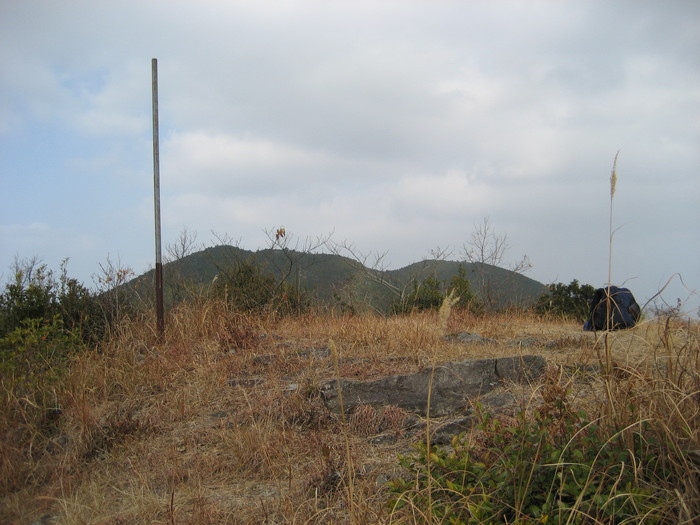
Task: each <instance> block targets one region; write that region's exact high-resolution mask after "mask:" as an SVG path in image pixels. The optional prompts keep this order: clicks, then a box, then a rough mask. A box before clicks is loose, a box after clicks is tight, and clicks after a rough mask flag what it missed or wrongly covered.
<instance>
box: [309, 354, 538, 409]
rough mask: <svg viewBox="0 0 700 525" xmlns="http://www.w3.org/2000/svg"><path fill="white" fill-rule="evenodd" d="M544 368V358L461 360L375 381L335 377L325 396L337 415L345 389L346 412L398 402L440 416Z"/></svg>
mask: <svg viewBox="0 0 700 525" xmlns="http://www.w3.org/2000/svg"><path fill="white" fill-rule="evenodd" d="M544 367H545V361H544V359H543V358H542V357H539V356H518V357H507V358H500V359H476V360H468V361H457V362H450V363H445V364H443V365H440V366H437V367H435V368H434V369H432V368H428V369H425V370H421V371H420V372H418V373H416V374H411V375H396V376H390V377H385V378H382V379H377V380H375V381H356V380H348V379H339V380H331V381H327V382H326V383H324V384H322V385H321V394H322V396H323V400H324V403H325V404H326V406H327V407H328V409H329V410H331V411H332V412H335V413H336V414H338V413H340V406H341V399H340V397H339V395H338V391H339V390H340V392H341V393H342V404H343V409H344V411H345V412H346V413H352V411H353V410H354V409H355V407H357V406H358V405H363V404H367V405H373V406H387V405H395V406H397V407H400V408H403V409H404V410H408V411H410V412H414V413H416V414H420V415H421V416H426V415H428V413H429V414H430V416H432V417H440V416H445V415H448V414H452V413H455V412H459V411H463V410H464V409H465V407H466V406H467V405H468V404H469V400H471V399H474V398H477V397H480V396H483V395H484V394H488V393H489V392H491V391H493V390H494V389H495V388H497V387H498V385H499V382H500V381H501V380H509V381H517V382H523V381H532V380H534V379H536V378H537V377H539V376H541V375H542V373H543V372H544ZM428 401H430V407H429V408H430V410H428Z"/></svg>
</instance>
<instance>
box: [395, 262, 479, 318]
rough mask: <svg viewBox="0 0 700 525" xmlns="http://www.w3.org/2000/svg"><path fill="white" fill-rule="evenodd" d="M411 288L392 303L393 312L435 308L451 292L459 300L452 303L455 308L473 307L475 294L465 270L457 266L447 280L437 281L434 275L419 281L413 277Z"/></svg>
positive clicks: (438, 306)
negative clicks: (453, 273) (456, 271)
mask: <svg viewBox="0 0 700 525" xmlns="http://www.w3.org/2000/svg"><path fill="white" fill-rule="evenodd" d="M411 284H412V288H411V290H410V291H409V292H408V293H406V294H404V295H403V297H401V298H400V299H397V301H395V303H394V305H393V310H394V312H395V313H409V312H412V311H414V310H418V311H420V310H437V309H438V308H440V305H442V301H443V299H444V298H445V297H446V296H447V295H449V294H450V293H453V294H454V296H456V297H459V300H458V301H457V302H456V303H455V304H454V305H453V306H454V307H456V308H469V309H474V308H475V306H476V302H475V296H474V294H473V293H472V291H471V284H470V282H469V279H467V274H466V270H465V269H464V267H463V266H462V265H460V266H459V270H458V273H457V274H456V275H454V276H453V277H452V278H451V279H450V280H449V281H439V280H438V279H437V278H435V277H426V278H425V279H424V280H423V281H421V282H420V283H419V282H418V281H417V280H416V279H414V280H413V282H412V283H411Z"/></svg>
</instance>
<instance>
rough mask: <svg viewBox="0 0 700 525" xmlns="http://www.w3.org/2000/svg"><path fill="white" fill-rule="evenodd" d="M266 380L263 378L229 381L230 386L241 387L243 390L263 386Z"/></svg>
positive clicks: (235, 378)
mask: <svg viewBox="0 0 700 525" xmlns="http://www.w3.org/2000/svg"><path fill="white" fill-rule="evenodd" d="M264 382H265V379H263V378H262V377H234V378H232V379H229V380H228V384H229V386H234V387H235V386H240V387H242V388H251V387H254V386H258V385H262V384H263V383H264Z"/></svg>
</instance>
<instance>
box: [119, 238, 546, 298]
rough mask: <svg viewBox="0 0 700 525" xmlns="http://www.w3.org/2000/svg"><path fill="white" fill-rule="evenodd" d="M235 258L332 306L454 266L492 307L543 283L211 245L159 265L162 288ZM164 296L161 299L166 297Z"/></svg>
mask: <svg viewBox="0 0 700 525" xmlns="http://www.w3.org/2000/svg"><path fill="white" fill-rule="evenodd" d="M240 262H249V263H253V264H256V265H259V266H260V267H261V268H262V269H263V270H264V271H265V272H266V273H270V274H272V275H274V276H275V278H276V279H277V280H285V282H287V284H289V285H291V286H295V287H298V289H300V290H303V291H304V292H305V293H306V294H307V296H309V297H310V298H311V299H312V300H313V301H315V302H317V303H320V304H333V303H334V302H338V301H339V300H340V299H341V298H342V300H344V301H346V302H347V301H352V302H353V303H354V304H358V305H359V304H370V303H371V304H372V305H373V307H374V308H375V309H376V308H377V307H379V308H380V309H382V308H385V307H386V306H387V305H388V304H389V303H390V301H391V300H392V295H393V294H392V290H400V289H403V288H405V287H407V286H410V285H411V284H412V283H413V281H414V280H415V281H416V282H418V283H420V282H422V281H423V280H425V279H426V278H428V277H432V278H435V279H437V280H438V281H441V282H443V281H445V282H446V281H449V280H450V279H451V278H452V277H453V276H456V275H457V274H458V272H459V268H460V266H461V267H462V268H463V269H464V274H465V276H466V278H467V279H469V281H470V284H471V289H472V292H473V293H474V294H476V296H477V297H478V298H480V299H484V298H485V295H486V294H488V296H489V299H490V301H491V302H492V303H493V304H495V305H496V306H497V307H499V308H501V307H505V306H509V305H520V306H529V305H530V304H532V303H533V302H534V301H536V300H537V298H539V297H540V296H541V295H542V294H544V293H546V292H547V290H548V289H547V287H546V286H545V285H544V284H542V283H540V282H538V281H536V280H534V279H531V278H529V277H527V276H525V275H522V274H519V273H516V272H512V271H510V270H506V269H504V268H499V267H496V266H491V265H488V264H476V263H468V262H459V261H445V260H431V259H427V260H424V261H420V262H416V263H413V264H410V265H408V266H405V267H403V268H400V269H397V270H385V271H381V270H377V269H373V268H368V267H366V266H364V265H363V264H362V263H361V262H359V261H356V260H354V259H352V258H349V257H345V256H343V255H338V254H327V253H305V252H299V251H296V250H291V249H263V250H258V251H249V250H245V249H242V248H238V247H236V246H228V245H221V246H214V247H210V248H206V249H204V250H201V251H198V252H195V253H192V254H190V255H187V256H185V257H183V258H181V259H178V260H176V261H173V262H170V263H167V264H165V265H164V266H163V274H164V278H163V280H164V286H165V288H166V290H167V289H168V287H171V288H172V286H173V285H174V283H178V285H180V286H187V287H190V288H194V289H198V290H200V291H201V290H205V289H207V287H209V286H210V285H211V284H212V282H213V281H214V279H215V278H216V276H217V275H218V274H219V272H221V271H223V270H226V268H231V267H233V265H235V264H237V263H240ZM153 281H154V270H149V271H148V272H146V273H144V274H143V275H140V276H138V277H136V278H134V279H133V280H132V281H131V282H130V283H129V287H131V288H134V289H138V290H140V291H142V293H143V291H144V290H147V288H148V287H149V286H151V285H152V283H153ZM166 300H167V299H166Z"/></svg>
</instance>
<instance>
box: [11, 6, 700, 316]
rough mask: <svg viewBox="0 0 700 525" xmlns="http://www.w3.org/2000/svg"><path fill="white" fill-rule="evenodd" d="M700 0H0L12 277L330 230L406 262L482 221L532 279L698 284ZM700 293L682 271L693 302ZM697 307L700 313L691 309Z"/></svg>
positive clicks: (456, 249)
mask: <svg viewBox="0 0 700 525" xmlns="http://www.w3.org/2000/svg"><path fill="white" fill-rule="evenodd" d="M699 50H700V2H698V1H696V0H687V1H683V0H679V1H667V2H662V1H644V0H635V1H632V0H630V1H616V2H610V1H608V0H605V1H595V0H585V1H583V0H581V1H536V0H528V1H522V0H517V1H488V2H487V1H461V2H457V1H405V0H404V1H395V2H394V1H372V2H370V1H334V2H330V1H326V2H321V1H281V2H258V1H255V2H238V1H231V0H227V1H223V0H222V1H213V0H199V1H196V2H195V1H187V2H186V1H174V0H167V1H165V0H149V1H143V0H138V1H131V0H120V1H118V2H117V1H114V2H107V1H104V2H95V1H74V0H64V1H61V2H57V1H34V0H23V1H19V0H16V1H3V2H0V68H1V74H0V184H1V186H0V275H2V277H3V281H7V279H8V278H9V277H10V276H11V271H10V267H11V265H12V263H13V260H14V259H15V257H16V256H19V257H20V258H22V257H32V256H38V257H40V258H41V259H42V260H43V261H44V262H46V263H47V264H48V265H49V266H51V267H53V268H58V265H59V263H60V261H61V260H62V259H64V258H70V262H69V273H70V274H71V275H73V276H75V277H78V278H79V279H80V280H82V281H83V282H85V283H86V284H92V279H91V276H92V275H93V274H95V273H97V272H98V270H99V265H100V263H104V262H105V261H106V259H107V258H108V257H109V258H110V259H111V260H112V261H117V262H120V263H121V264H122V265H123V266H129V267H131V268H132V269H133V270H134V271H135V272H136V273H137V274H138V273H141V272H143V271H145V270H147V269H148V268H149V267H152V266H153V262H154V250H155V249H154V234H153V171H152V166H153V164H152V149H151V148H152V127H151V58H154V57H155V58H157V59H158V68H159V100H160V136H161V143H160V155H161V185H162V189H161V192H162V231H163V243H164V245H165V244H168V243H172V242H173V241H175V239H176V238H177V237H178V234H179V233H180V232H181V231H182V230H183V228H187V229H188V230H189V231H190V232H196V233H197V236H198V237H197V241H198V242H199V243H200V244H202V245H207V246H208V245H212V244H217V241H216V236H215V235H214V234H212V232H215V234H216V235H218V236H219V237H227V238H230V239H233V240H234V241H236V242H237V243H238V244H239V245H240V246H241V247H242V248H247V249H251V250H255V249H259V248H265V247H267V245H268V238H267V235H266V233H265V231H273V230H274V229H276V228H279V227H284V228H285V229H286V230H287V232H290V233H291V234H293V235H294V237H295V238H296V239H299V240H301V241H303V240H304V239H306V238H307V237H311V238H314V237H317V236H322V235H325V234H328V233H330V232H333V239H334V240H336V241H337V242H343V241H347V242H350V243H352V244H354V245H355V247H356V248H357V249H358V250H360V251H362V252H365V253H372V252H387V255H386V259H385V262H386V263H388V264H389V267H390V268H399V267H402V266H404V265H406V264H409V263H411V262H416V261H419V260H422V259H423V258H426V257H427V256H429V253H430V251H431V250H432V249H434V248H436V247H440V248H442V249H450V250H451V252H452V255H451V256H450V259H453V260H459V259H461V258H462V257H463V248H462V247H463V245H464V243H465V242H466V241H467V240H468V239H469V238H470V236H471V233H472V232H473V231H474V229H475V226H476V225H478V224H479V223H480V222H481V221H482V220H483V219H484V217H489V218H490V222H491V224H492V225H493V227H494V228H495V229H496V231H497V232H498V233H501V234H506V235H507V236H508V241H509V245H510V248H509V250H508V252H507V253H506V257H505V260H504V264H505V265H506V266H507V265H508V264H511V263H513V262H515V261H517V260H519V259H520V258H521V257H522V256H523V255H527V256H528V258H529V259H530V261H531V263H532V265H533V268H532V269H531V270H530V271H529V272H528V274H527V275H529V276H530V277H532V278H534V279H537V280H539V281H541V282H543V283H550V282H564V283H569V282H570V281H571V280H572V279H578V280H579V281H581V282H584V283H589V284H593V285H597V286H602V285H603V284H605V283H606V282H607V277H608V213H609V203H610V193H609V192H610V186H609V184H610V183H609V178H610V172H611V168H612V163H613V159H614V157H615V154H616V152H617V151H618V150H620V156H619V160H618V164H617V175H618V183H617V191H616V194H615V198H614V209H613V225H614V227H615V228H616V232H615V234H614V241H613V242H614V248H613V279H612V280H613V282H614V283H616V284H621V283H625V284H626V285H627V286H629V287H630V288H631V289H632V291H633V292H634V293H635V295H636V296H637V299H638V302H640V304H642V303H644V302H646V300H647V299H648V298H650V297H651V296H652V295H653V294H654V293H656V292H657V291H658V290H659V289H660V288H661V287H662V286H663V285H664V283H665V282H666V281H667V280H668V279H669V278H671V277H672V276H673V275H674V274H676V273H680V274H681V275H682V278H683V281H684V282H685V285H686V286H687V288H688V289H690V290H700V234H699V233H698V232H699V227H700V52H699ZM688 295H689V291H688V290H687V289H686V288H685V287H684V286H683V285H682V284H681V283H680V281H679V280H678V279H674V280H673V282H672V284H671V286H670V287H669V288H668V289H667V291H666V292H665V293H664V294H663V296H664V297H665V298H666V299H667V300H668V301H669V302H670V303H673V304H675V301H676V298H677V297H678V298H681V299H683V300H686V298H687V297H688ZM687 304H688V305H689V306H688V309H690V310H693V311H695V310H696V309H697V304H698V302H697V298H696V299H694V300H693V299H692V298H691V300H690V301H689V302H688V303H687Z"/></svg>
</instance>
